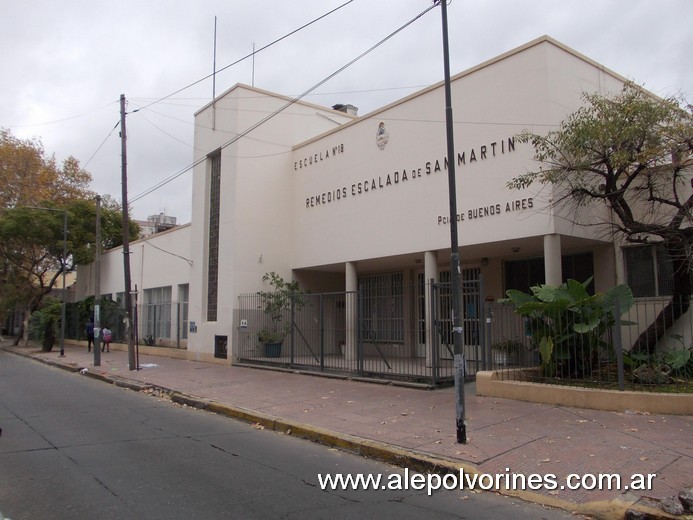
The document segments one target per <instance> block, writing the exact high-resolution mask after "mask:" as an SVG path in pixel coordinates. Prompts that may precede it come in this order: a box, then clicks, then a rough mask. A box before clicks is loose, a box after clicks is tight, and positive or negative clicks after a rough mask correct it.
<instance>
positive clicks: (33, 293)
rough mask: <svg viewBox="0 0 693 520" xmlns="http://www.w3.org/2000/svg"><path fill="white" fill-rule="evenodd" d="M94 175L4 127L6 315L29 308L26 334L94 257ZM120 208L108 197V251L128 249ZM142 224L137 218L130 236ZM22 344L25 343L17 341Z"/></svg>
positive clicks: (0, 307) (0, 232)
mask: <svg viewBox="0 0 693 520" xmlns="http://www.w3.org/2000/svg"><path fill="white" fill-rule="evenodd" d="M90 182H91V175H90V174H89V173H88V172H86V171H84V170H83V169H82V168H81V167H80V165H79V162H78V161H77V160H76V159H75V158H73V157H69V158H68V159H66V160H65V161H64V162H63V165H62V167H60V168H59V167H57V165H56V161H55V158H54V157H46V154H45V151H44V149H43V146H42V145H41V143H40V141H39V140H36V139H29V140H20V139H17V138H15V137H14V136H12V135H11V134H10V132H9V131H7V130H0V203H2V207H1V209H0V254H1V255H2V256H1V257H0V262H1V264H0V318H2V319H4V316H3V314H4V313H6V312H8V311H12V310H14V309H16V308H19V307H22V308H24V309H25V310H26V312H25V319H24V337H25V339H26V338H27V332H28V328H27V326H26V325H27V324H28V319H29V316H30V315H31V313H33V312H34V311H36V310H37V309H39V308H40V306H41V303H42V301H43V299H44V297H45V296H46V295H48V294H50V292H51V291H52V290H53V288H54V287H55V284H56V283H57V281H58V280H59V279H60V278H61V276H62V274H63V272H70V271H73V270H74V269H75V267H76V266H77V265H78V264H88V263H90V262H92V261H93V259H94V252H95V251H94V250H95V248H94V247H90V245H93V244H94V243H95V241H96V237H95V227H96V226H95V222H96V203H95V194H94V193H93V192H92V191H90V190H89V183H90ZM46 209H48V210H49V211H45V210H46ZM65 212H67V220H68V226H67V227H68V229H67V231H68V233H67V255H66V256H65V257H63V246H64V244H63V238H64V237H63V231H64V217H65ZM121 222H122V220H121V211H120V207H119V206H118V204H117V203H116V202H115V201H114V200H113V199H112V198H110V197H108V196H107V197H104V204H103V205H102V211H101V228H102V229H101V231H102V232H101V246H102V248H104V249H109V248H113V247H117V246H119V245H121V244H122V228H121V225H122V224H121ZM138 233H139V227H138V226H137V224H136V223H135V222H133V221H130V236H131V237H133V238H137V236H138ZM17 341H19V338H18V339H17Z"/></svg>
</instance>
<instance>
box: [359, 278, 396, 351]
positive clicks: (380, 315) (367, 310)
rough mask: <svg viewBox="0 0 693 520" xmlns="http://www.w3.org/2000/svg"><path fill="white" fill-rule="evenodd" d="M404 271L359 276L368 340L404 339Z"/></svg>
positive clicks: (392, 341) (365, 331) (394, 340)
mask: <svg viewBox="0 0 693 520" xmlns="http://www.w3.org/2000/svg"><path fill="white" fill-rule="evenodd" d="M402 285H403V276H402V273H392V274H378V275H368V276H360V277H359V291H360V293H361V301H362V307H361V308H362V311H363V315H362V318H361V328H362V330H363V336H364V340H365V341H371V342H372V341H380V342H390V343H402V342H403V341H404V291H403V287H402Z"/></svg>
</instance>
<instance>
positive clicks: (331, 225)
mask: <svg viewBox="0 0 693 520" xmlns="http://www.w3.org/2000/svg"><path fill="white" fill-rule="evenodd" d="M554 77H556V78H558V79H554ZM606 84H608V87H609V88H611V87H614V88H615V87H616V86H617V85H620V80H618V79H617V78H615V77H614V76H608V78H607V75H606V74H605V73H604V71H603V70H602V69H599V68H596V67H594V65H593V64H592V63H588V62H585V61H583V60H582V59H581V58H579V57H576V56H575V55H573V54H570V53H568V52H566V51H564V50H563V49H562V48H559V47H557V46H555V45H553V44H551V43H548V42H544V43H541V44H539V45H535V46H531V47H529V48H527V49H525V50H524V51H523V52H520V53H517V54H513V55H512V56H511V58H509V59H501V60H498V61H494V62H491V63H489V64H485V65H483V66H480V67H478V68H475V69H474V70H473V71H472V72H471V73H464V74H462V75H459V76H457V77H455V78H453V83H452V94H453V99H454V102H453V115H454V120H455V125H454V133H455V149H456V152H457V153H458V154H460V153H465V158H466V161H467V162H466V164H463V165H459V164H458V165H457V166H456V170H457V172H456V175H457V177H456V182H457V201H458V202H457V205H458V212H459V213H461V214H463V215H464V220H463V221H460V223H459V225H458V228H459V243H460V246H462V247H464V246H465V245H471V244H481V243H489V242H498V241H505V240H512V239H522V238H526V237H530V236H542V235H544V234H547V233H567V234H569V235H572V236H582V237H590V238H597V239H598V238H600V237H599V236H597V235H595V233H594V232H593V231H592V230H591V229H590V228H585V227H581V226H576V225H575V223H574V221H575V219H574V218H573V216H574V215H573V214H570V215H567V219H561V218H554V217H553V210H552V209H550V207H549V204H550V201H551V200H552V193H551V189H550V188H544V189H543V190H542V192H541V193H539V192H538V190H539V188H532V189H526V190H521V191H510V190H509V189H508V188H507V187H506V183H507V182H508V180H510V179H511V178H512V177H514V176H516V175H519V174H521V173H524V172H525V171H526V170H528V169H531V168H536V163H534V161H533V159H532V156H533V154H532V149H531V147H530V146H529V145H524V144H521V143H519V142H516V143H515V149H514V151H512V152H511V151H509V149H508V146H507V140H508V139H509V138H512V137H513V136H515V135H516V134H517V133H518V132H520V131H521V130H523V129H525V128H528V129H530V130H532V131H535V132H543V131H546V130H548V129H555V128H557V125H558V123H559V122H560V121H561V120H562V119H563V118H564V117H565V116H566V115H567V114H569V113H570V112H572V111H573V110H574V109H575V108H577V107H578V106H579V105H580V103H581V98H580V96H581V94H582V92H583V91H584V90H592V91H593V90H603V89H604V87H605V85H606ZM444 106H445V103H444V99H443V89H442V86H441V85H438V86H436V87H434V88H432V89H429V90H427V91H424V92H423V93H421V94H418V95H416V96H411V97H410V98H407V99H406V100H405V101H404V102H402V103H400V104H395V105H392V106H390V107H386V108H385V109H383V110H381V111H377V112H374V113H372V114H369V115H366V116H364V117H362V118H360V119H359V120H358V121H356V122H354V123H352V124H350V125H348V126H347V127H345V128H344V129H341V130H340V131H339V132H335V133H333V134H330V135H327V136H324V137H322V138H320V139H316V140H312V141H310V142H308V143H305V144H304V145H302V146H300V147H298V148H297V149H296V151H295V153H294V163H295V162H296V161H298V160H300V159H301V158H304V157H310V156H315V154H321V153H322V154H325V153H326V152H327V151H330V150H332V149H333V148H334V147H335V146H340V147H341V146H342V145H343V150H344V151H343V152H341V153H339V154H336V155H332V156H330V158H329V159H327V158H324V159H323V160H320V161H318V162H317V163H316V164H312V165H311V164H309V165H308V167H303V168H299V169H298V170H296V171H294V172H293V173H294V175H295V178H294V179H295V190H294V193H295V197H294V201H293V220H294V222H295V223H296V224H295V227H294V230H293V241H292V243H293V245H294V247H293V256H292V260H293V265H294V267H310V266H315V265H324V264H332V263H339V262H344V261H355V260H360V259H368V258H378V257H384V256H389V255H398V254H404V253H409V252H413V251H427V250H438V249H444V248H446V247H449V241H450V237H449V233H450V232H449V226H448V225H447V224H441V223H439V218H440V217H443V218H446V217H447V215H448V213H449V210H448V179H447V172H446V170H445V169H444V168H440V170H439V171H437V172H436V171H431V172H430V173H429V168H430V169H431V170H435V164H436V161H438V163H439V164H441V165H442V164H443V161H444V156H445V150H446V141H445V124H444V119H445V118H444ZM380 122H384V123H385V124H386V126H387V128H388V131H389V141H388V143H387V145H386V147H385V149H384V150H380V149H379V148H378V147H377V146H376V141H375V136H376V131H377V129H378V125H379V123H380ZM493 143H496V144H495V150H496V156H495V157H493V156H492V149H493ZM501 143H505V144H501ZM483 146H485V147H486V157H487V158H486V159H481V153H482V152H481V150H482V147H483ZM503 148H505V150H504V149H503ZM472 151H474V153H475V154H476V156H477V159H478V160H477V161H476V162H471V160H470V157H471V153H472ZM503 151H505V153H503ZM404 171H406V172H407V175H408V180H407V181H402V180H400V182H399V183H394V182H393V184H392V185H391V186H388V185H387V179H388V176H390V178H391V179H393V178H394V176H395V175H396V174H398V175H399V176H400V178H401V177H402V175H403V172H404ZM396 172H397V173H396ZM412 172H415V173H414V176H412ZM365 182H369V183H373V182H374V183H375V185H376V189H373V188H372V187H371V188H370V189H369V191H368V192H367V193H366V192H363V193H358V191H359V183H365ZM381 184H382V185H383V187H380V185H381ZM337 192H339V193H340V194H341V198H340V199H339V200H336V199H337V197H336V194H337ZM317 197H319V198H320V199H321V201H322V199H323V198H324V199H327V198H328V197H331V198H332V199H333V200H332V201H331V202H328V203H322V202H321V203H320V204H319V205H318V204H316V203H315V202H316V198H317ZM530 198H531V199H532V204H531V206H532V207H529V206H530V203H529V199H530ZM515 201H519V207H520V209H519V210H515V209H514V206H513V204H514V202H515ZM523 201H524V202H523ZM523 204H524V209H522V206H523ZM479 208H482V211H483V208H493V213H495V215H493V216H486V217H483V218H470V210H472V211H474V210H477V209H479ZM497 209H499V211H496V210H497ZM472 217H473V214H472Z"/></svg>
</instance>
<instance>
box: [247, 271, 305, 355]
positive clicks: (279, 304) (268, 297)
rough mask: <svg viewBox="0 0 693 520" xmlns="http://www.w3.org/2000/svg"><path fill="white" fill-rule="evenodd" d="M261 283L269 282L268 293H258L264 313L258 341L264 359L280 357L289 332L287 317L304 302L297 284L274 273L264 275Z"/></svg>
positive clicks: (289, 325)
mask: <svg viewBox="0 0 693 520" xmlns="http://www.w3.org/2000/svg"><path fill="white" fill-rule="evenodd" d="M262 281H263V282H269V285H270V287H271V288H272V289H271V290H269V291H260V292H258V295H259V296H260V299H261V301H262V310H263V312H264V313H265V320H264V326H263V328H262V329H261V330H260V331H259V332H258V340H259V341H260V343H262V344H263V345H264V348H265V357H280V356H281V350H282V343H283V342H284V338H285V337H286V336H287V335H288V334H289V332H290V331H291V323H287V321H289V320H287V319H286V318H287V317H288V316H287V315H288V314H289V312H290V311H291V306H292V305H293V306H294V308H296V307H302V306H303V305H304V300H303V298H302V293H301V291H300V290H299V288H298V283H297V282H287V281H285V280H284V278H282V277H281V276H279V275H278V274H277V273H275V272H274V271H272V272H270V273H265V275H264V276H263V277H262Z"/></svg>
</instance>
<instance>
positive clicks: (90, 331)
mask: <svg viewBox="0 0 693 520" xmlns="http://www.w3.org/2000/svg"><path fill="white" fill-rule="evenodd" d="M84 332H86V333H87V352H91V347H93V346H94V322H93V321H91V320H89V321H88V322H87V326H86V327H84Z"/></svg>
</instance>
